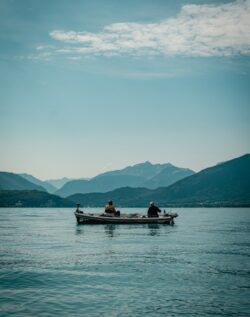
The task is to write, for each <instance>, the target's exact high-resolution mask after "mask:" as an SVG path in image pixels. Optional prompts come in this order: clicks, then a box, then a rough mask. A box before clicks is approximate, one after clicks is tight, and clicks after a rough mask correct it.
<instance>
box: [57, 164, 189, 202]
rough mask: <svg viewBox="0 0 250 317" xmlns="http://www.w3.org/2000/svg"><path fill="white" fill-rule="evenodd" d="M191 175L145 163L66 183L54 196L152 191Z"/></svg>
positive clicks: (179, 170)
mask: <svg viewBox="0 0 250 317" xmlns="http://www.w3.org/2000/svg"><path fill="white" fill-rule="evenodd" d="M192 174H194V171H192V170H190V169H188V168H179V167H176V166H174V165H172V164H170V163H167V164H151V163H150V162H145V163H140V164H136V165H133V166H128V167H126V168H124V169H121V170H115V171H110V172H106V173H103V174H99V175H97V176H96V177H93V178H91V179H90V180H73V181H71V182H67V183H66V184H65V185H64V186H63V187H62V188H61V189H59V190H58V191H56V192H55V194H57V195H59V196H61V197H67V196H69V195H72V194H75V193H93V192H100V193H104V192H108V191H111V190H114V189H117V188H121V187H127V186H129V187H145V188H149V189H154V188H158V187H160V186H169V185H171V184H173V183H175V182H176V181H178V180H180V179H183V178H185V177H187V176H190V175H192Z"/></svg>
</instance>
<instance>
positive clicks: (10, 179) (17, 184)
mask: <svg viewBox="0 0 250 317" xmlns="http://www.w3.org/2000/svg"><path fill="white" fill-rule="evenodd" d="M33 189H35V190H40V191H45V189H44V187H43V186H41V185H40V184H34V183H33V182H31V181H29V180H28V179H26V178H24V177H22V176H20V175H18V174H14V173H9V172H0V190H33Z"/></svg>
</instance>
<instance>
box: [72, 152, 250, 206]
mask: <svg viewBox="0 0 250 317" xmlns="http://www.w3.org/2000/svg"><path fill="white" fill-rule="evenodd" d="M67 199H69V200H72V201H74V202H75V203H81V205H82V206H91V207H92V206H95V207H96V206H104V205H105V204H106V202H107V201H108V200H110V199H112V200H114V201H115V202H116V204H117V205H118V206H126V207H127V206H128V207H132V206H133V207H137V206H141V207H142V206H147V205H148V203H149V202H150V201H156V202H157V203H158V204H160V205H163V206H168V205H170V206H250V155H249V154H246V155H244V156H242V157H240V158H236V159H233V160H230V161H227V162H224V163H221V164H218V165H216V166H213V167H210V168H207V169H204V170H202V171H201V172H199V173H197V174H194V175H191V176H189V177H186V178H184V179H182V180H180V181H177V182H176V183H174V184H173V185H170V186H168V187H160V188H157V189H155V190H149V189H146V188H129V187H126V188H120V189H116V190H114V191H111V192H107V193H92V194H75V195H72V196H69V197H67Z"/></svg>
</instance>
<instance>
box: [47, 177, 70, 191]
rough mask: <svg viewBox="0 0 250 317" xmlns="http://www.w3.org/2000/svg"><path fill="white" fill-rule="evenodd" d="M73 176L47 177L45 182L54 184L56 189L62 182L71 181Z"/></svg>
mask: <svg viewBox="0 0 250 317" xmlns="http://www.w3.org/2000/svg"><path fill="white" fill-rule="evenodd" d="M72 180H73V178H68V177H63V178H58V179H48V180H46V181H45V182H46V183H49V184H51V185H52V186H54V187H55V188H56V189H59V188H61V187H62V186H63V185H64V184H66V183H67V182H70V181H72Z"/></svg>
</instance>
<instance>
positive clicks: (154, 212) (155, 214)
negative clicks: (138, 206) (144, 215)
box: [148, 201, 161, 218]
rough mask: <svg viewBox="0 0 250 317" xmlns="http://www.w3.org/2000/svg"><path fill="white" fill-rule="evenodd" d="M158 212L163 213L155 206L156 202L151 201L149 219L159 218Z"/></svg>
mask: <svg viewBox="0 0 250 317" xmlns="http://www.w3.org/2000/svg"><path fill="white" fill-rule="evenodd" d="M158 212H161V209H159V208H158V207H157V206H155V204H154V202H153V201H151V203H150V206H149V208H148V217H150V218H151V217H159V215H158Z"/></svg>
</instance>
